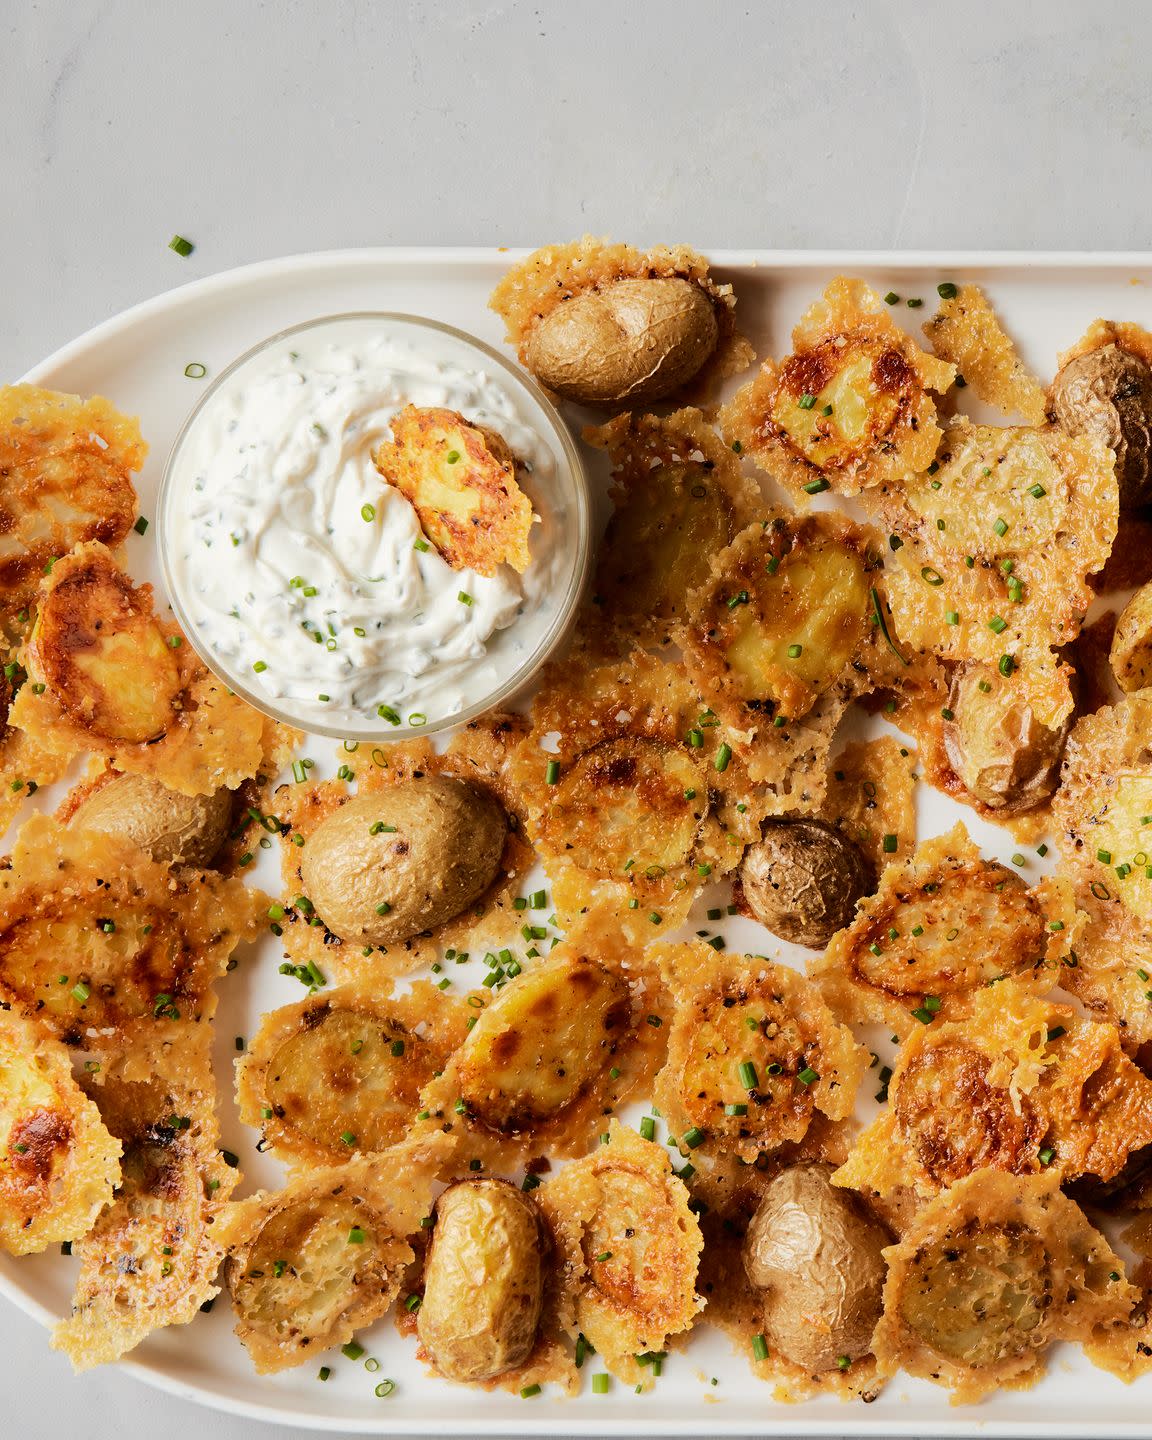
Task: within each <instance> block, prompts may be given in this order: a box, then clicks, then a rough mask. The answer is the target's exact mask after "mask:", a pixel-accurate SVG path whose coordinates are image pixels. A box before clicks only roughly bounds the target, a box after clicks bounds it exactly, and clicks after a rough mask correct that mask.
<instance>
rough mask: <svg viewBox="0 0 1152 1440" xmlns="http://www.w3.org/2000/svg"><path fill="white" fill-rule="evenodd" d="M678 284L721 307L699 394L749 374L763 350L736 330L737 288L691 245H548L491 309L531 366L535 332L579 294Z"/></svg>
mask: <svg viewBox="0 0 1152 1440" xmlns="http://www.w3.org/2000/svg"><path fill="white" fill-rule="evenodd" d="M677 278H678V279H683V280H690V281H692V283H693V284H695V285H698V286H699V287H700V288H701V290H703V291H704V293H705V295H707V296H708V298H709V299H710V300H711V301H712V304H713V306H714V308H715V312H716V323H717V327H718V329H719V340H718V342H717V345H716V349H715V350H714V351H713V353H712V357H711V359H710V360H709V361H708V363H707V364H706V365H705V366H704V368H703V370H702V371H700V372H699V373H698V375H697V376H696V377H695V378H694V379H693V381H692V384H691V389H692V390H693V391H697V390H699V391H701V392H703V393H707V392H708V391H709V390H710V389H711V388H713V387H714V386H715V384H716V383H717V382H719V381H720V380H722V379H723V378H724V377H725V376H727V375H735V374H737V373H738V372H739V371H741V370H744V369H746V368H747V367H748V366H749V365H750V364H751V363H752V361H753V360H754V359H755V352H754V351H753V349H752V346H751V345H750V344H749V343H748V341H747V340H745V338H744V337H743V336H742V335H741V334H739V333H738V331H737V330H736V323H735V316H734V312H735V307H736V297H735V295H734V294H733V293H732V286H731V285H720V284H718V283H717V282H716V281H715V280H713V279H712V277H711V275H710V274H709V271H708V261H707V260H706V259H705V258H704V257H703V256H702V255H698V254H697V253H696V252H695V251H694V250H692V249H690V248H689V247H688V246H687V245H676V246H672V247H669V246H667V245H658V246H656V247H655V248H654V249H652V250H648V251H640V250H636V249H634V248H633V247H632V246H631V245H621V244H613V243H612V242H611V241H609V240H606V239H601V240H598V239H596V237H595V236H592V235H585V236H584V237H583V238H582V239H580V240H575V241H572V242H571V243H569V244H566V245H545V246H543V247H542V248H541V249H539V250H534V251H533V252H532V254H531V255H529V256H528V257H527V258H526V259H524V260H521V261H520V262H519V264H517V265H514V266H513V267H512V269H511V270H509V271H508V273H507V274H506V275H505V276H504V278H503V279H502V280H501V281H500V283H499V285H497V286H496V288H495V290H493V292H492V294H491V297H490V298H489V301H488V304H489V306H490V308H491V309H493V310H495V312H496V313H497V315H499V316H500V318H501V319H502V320H503V321H504V325H505V330H506V338H507V340H508V343H509V344H510V345H514V346H515V347H516V351H517V354H518V355H519V357H520V361H521V363H522V364H523V363H525V360H526V355H527V345H528V340H529V338H530V336H531V334H532V331H533V329H534V327H535V326H536V325H537V324H538V323H539V322H540V321H541V320H543V319H545V318H546V317H547V316H549V315H551V314H552V312H553V311H554V310H555V309H557V307H558V306H560V305H562V304H564V302H565V301H566V300H570V299H572V298H573V296H575V295H580V294H583V293H584V292H586V291H589V290H600V289H603V288H604V287H606V286H608V285H611V284H613V283H614V282H615V281H617V280H663V279H677Z"/></svg>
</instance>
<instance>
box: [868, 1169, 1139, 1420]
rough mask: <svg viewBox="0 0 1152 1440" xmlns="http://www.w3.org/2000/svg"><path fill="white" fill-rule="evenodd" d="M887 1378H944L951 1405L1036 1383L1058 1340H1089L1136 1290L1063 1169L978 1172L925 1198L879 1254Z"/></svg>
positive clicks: (876, 1345)
mask: <svg viewBox="0 0 1152 1440" xmlns="http://www.w3.org/2000/svg"><path fill="white" fill-rule="evenodd" d="M884 1255H885V1258H886V1259H887V1261H888V1279H887V1281H886V1283H885V1286H884V1313H883V1315H882V1317H881V1319H880V1323H879V1325H878V1326H877V1327H876V1334H875V1336H874V1337H873V1350H874V1353H875V1355H876V1360H877V1362H878V1364H879V1367H880V1373H881V1375H883V1376H888V1375H893V1374H895V1372H896V1371H897V1370H898V1369H901V1368H902V1369H904V1370H907V1371H908V1373H909V1374H910V1375H915V1376H918V1377H922V1378H924V1379H927V1380H931V1381H933V1382H934V1383H935V1384H937V1385H943V1386H945V1387H947V1388H948V1389H949V1390H951V1392H952V1403H953V1404H962V1403H965V1402H968V1401H972V1400H978V1399H979V1398H980V1397H981V1396H982V1395H986V1394H988V1393H989V1392H990V1391H992V1390H996V1389H998V1388H1000V1387H1001V1386H1003V1385H1009V1384H1010V1385H1012V1386H1013V1387H1014V1388H1020V1387H1024V1386H1027V1385H1030V1384H1033V1383H1034V1382H1035V1381H1036V1380H1038V1379H1039V1378H1040V1375H1041V1374H1042V1373H1043V1369H1044V1352H1045V1351H1046V1350H1047V1349H1048V1347H1049V1346H1050V1345H1052V1344H1053V1343H1054V1342H1055V1341H1057V1340H1080V1341H1091V1340H1092V1339H1093V1337H1094V1335H1096V1334H1098V1333H1099V1332H1100V1331H1101V1330H1102V1329H1104V1328H1106V1327H1109V1326H1117V1325H1122V1324H1124V1322H1125V1321H1126V1320H1127V1318H1128V1316H1129V1315H1130V1314H1131V1312H1132V1309H1133V1306H1134V1305H1135V1303H1136V1302H1137V1300H1138V1299H1139V1298H1140V1291H1139V1290H1138V1289H1137V1288H1136V1287H1135V1286H1134V1285H1131V1284H1129V1282H1128V1281H1127V1280H1126V1279H1125V1278H1124V1262H1123V1261H1122V1260H1121V1259H1120V1258H1119V1257H1118V1256H1117V1255H1116V1254H1115V1253H1114V1252H1113V1251H1112V1249H1111V1247H1110V1246H1109V1244H1108V1242H1107V1240H1106V1239H1105V1238H1104V1236H1103V1235H1101V1234H1100V1232H1099V1231H1098V1230H1096V1229H1094V1228H1093V1226H1091V1225H1090V1224H1089V1223H1088V1221H1087V1220H1086V1219H1085V1218H1084V1214H1083V1212H1082V1211H1081V1210H1080V1208H1079V1207H1078V1206H1077V1205H1076V1204H1075V1202H1074V1201H1072V1200H1069V1199H1068V1198H1067V1196H1065V1195H1063V1194H1062V1193H1061V1191H1060V1176H1059V1175H1058V1174H1056V1173H1047V1174H1043V1175H1010V1174H1007V1173H1006V1172H1005V1171H1003V1170H996V1169H984V1170H977V1171H976V1172H975V1173H974V1174H973V1175H970V1176H968V1177H967V1178H966V1179H964V1180H961V1181H959V1182H958V1183H957V1184H956V1185H954V1186H952V1187H951V1189H949V1190H945V1191H943V1192H942V1193H941V1194H940V1195H938V1196H937V1197H936V1198H935V1199H934V1200H931V1201H930V1202H929V1203H928V1204H927V1205H926V1206H925V1207H924V1208H923V1210H921V1211H920V1212H919V1214H918V1215H917V1216H916V1219H915V1220H914V1221H913V1223H912V1226H911V1228H910V1229H909V1230H908V1231H907V1232H906V1233H905V1235H904V1237H903V1239H902V1240H901V1241H900V1243H899V1244H898V1245H893V1246H890V1247H889V1248H888V1249H887V1250H885V1252H884Z"/></svg>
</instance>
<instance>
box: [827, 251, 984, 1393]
mask: <svg viewBox="0 0 1152 1440" xmlns="http://www.w3.org/2000/svg"><path fill="white" fill-rule="evenodd" d="M936 293H937V295H939V296H940V298H941V300H955V298H956V286H955V285H953V283H952V282H951V280H944V281H942V282H941V283H940V284H939V285H937V287H936ZM844 1368H845V1369H847V1366H845V1367H844Z"/></svg>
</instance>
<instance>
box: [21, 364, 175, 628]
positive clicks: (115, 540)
mask: <svg viewBox="0 0 1152 1440" xmlns="http://www.w3.org/2000/svg"><path fill="white" fill-rule="evenodd" d="M147 453H148V447H147V445H145V443H144V441H143V440H142V439H141V438H140V428H139V425H138V424H137V422H136V421H135V420H132V419H129V418H128V417H127V416H125V415H121V414H119V413H118V412H117V411H116V410H114V409H113V408H112V406H111V405H110V404H109V402H108V401H107V400H105V399H104V398H103V397H102V396H99V395H96V396H93V397H92V398H91V399H90V400H82V399H81V398H80V397H79V396H78V395H64V394H61V393H60V392H58V391H55V390H41V389H38V388H37V387H36V386H34V385H5V386H2V387H0V475H2V476H3V477H4V495H3V499H2V501H0V596H2V597H3V603H4V607H5V609H8V608H9V607H10V608H11V609H12V610H16V609H17V608H18V607H19V606H20V605H26V604H27V603H28V601H30V600H31V599H32V597H33V595H34V594H35V591H36V586H37V585H38V584H39V583H40V579H41V576H42V574H43V573H44V570H45V567H46V566H48V565H49V564H50V563H51V562H52V561H53V560H56V559H58V558H59V557H60V556H62V555H66V554H67V553H68V551H69V550H71V549H72V547H73V546H74V545H79V544H82V543H83V542H85V541H90V540H99V541H103V543H104V544H106V545H119V544H120V542H121V541H122V540H123V539H124V537H125V536H126V535H127V534H128V532H129V530H130V529H131V528H132V521H133V519H134V517H135V515H136V491H135V489H134V488H133V485H132V475H133V473H134V472H135V471H138V470H139V469H140V468H141V466H142V465H143V464H144V457H145V456H146V455H147Z"/></svg>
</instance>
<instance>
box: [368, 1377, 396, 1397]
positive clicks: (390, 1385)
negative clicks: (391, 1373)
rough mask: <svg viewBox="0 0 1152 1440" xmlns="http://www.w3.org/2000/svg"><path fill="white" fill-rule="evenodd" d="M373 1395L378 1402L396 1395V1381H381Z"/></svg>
mask: <svg viewBox="0 0 1152 1440" xmlns="http://www.w3.org/2000/svg"><path fill="white" fill-rule="evenodd" d="M372 1393H373V1395H375V1396H376V1398H377V1400H387V1398H388V1396H389V1395H394V1394H395V1393H396V1381H395V1380H381V1381H380V1383H379V1385H377V1386H376V1388H375V1389H374V1390H373V1391H372Z"/></svg>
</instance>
